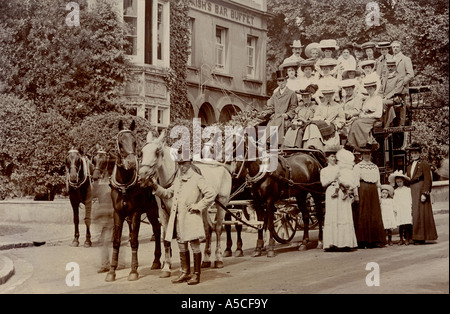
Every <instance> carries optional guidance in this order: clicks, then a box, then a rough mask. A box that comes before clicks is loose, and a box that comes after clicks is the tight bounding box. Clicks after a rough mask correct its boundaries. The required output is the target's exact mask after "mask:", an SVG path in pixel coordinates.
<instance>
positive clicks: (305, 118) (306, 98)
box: [283, 84, 318, 148]
mask: <svg viewBox="0 0 450 314" xmlns="http://www.w3.org/2000/svg"><path fill="white" fill-rule="evenodd" d="M317 89H318V86H317V85H315V84H311V85H309V86H307V87H306V88H305V89H301V90H299V91H298V92H297V94H300V95H301V100H300V101H299V104H298V107H297V108H296V109H295V117H294V119H292V121H291V123H292V124H291V126H290V127H289V129H288V130H287V131H286V135H285V137H284V142H283V146H284V147H285V148H302V142H303V129H304V128H305V126H306V125H307V124H308V123H309V122H310V121H311V120H312V119H313V118H314V113H315V111H316V109H317V104H316V102H315V101H314V100H313V99H312V95H314V94H315V93H316V92H317Z"/></svg>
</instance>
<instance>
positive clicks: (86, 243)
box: [84, 240, 92, 247]
mask: <svg viewBox="0 0 450 314" xmlns="http://www.w3.org/2000/svg"><path fill="white" fill-rule="evenodd" d="M91 246H92V242H91V241H88V240H86V241H84V247H91Z"/></svg>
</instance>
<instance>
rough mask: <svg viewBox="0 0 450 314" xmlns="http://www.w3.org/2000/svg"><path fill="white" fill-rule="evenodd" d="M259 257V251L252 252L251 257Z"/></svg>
mask: <svg viewBox="0 0 450 314" xmlns="http://www.w3.org/2000/svg"><path fill="white" fill-rule="evenodd" d="M259 256H261V251H260V250H257V251H253V254H252V257H259Z"/></svg>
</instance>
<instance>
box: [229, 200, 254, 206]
mask: <svg viewBox="0 0 450 314" xmlns="http://www.w3.org/2000/svg"><path fill="white" fill-rule="evenodd" d="M244 205H245V206H250V205H253V201H252V200H231V201H229V202H228V206H244Z"/></svg>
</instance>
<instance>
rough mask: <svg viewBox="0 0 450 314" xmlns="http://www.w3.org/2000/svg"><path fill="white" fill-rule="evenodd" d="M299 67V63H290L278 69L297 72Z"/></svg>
mask: <svg viewBox="0 0 450 314" xmlns="http://www.w3.org/2000/svg"><path fill="white" fill-rule="evenodd" d="M298 65H299V62H298V61H290V62H285V63H283V64H281V65H280V66H279V67H278V68H279V69H280V70H283V69H285V70H287V69H288V68H295V70H297V68H298Z"/></svg>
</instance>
